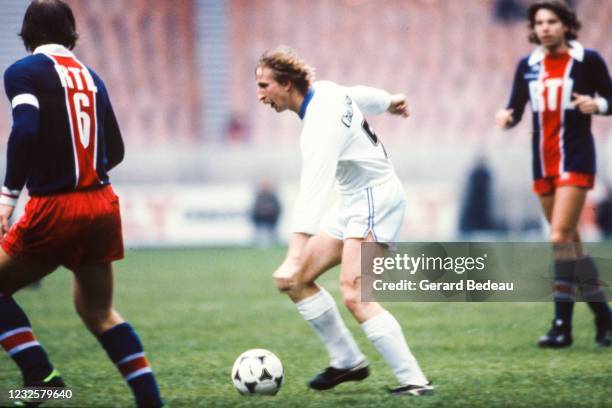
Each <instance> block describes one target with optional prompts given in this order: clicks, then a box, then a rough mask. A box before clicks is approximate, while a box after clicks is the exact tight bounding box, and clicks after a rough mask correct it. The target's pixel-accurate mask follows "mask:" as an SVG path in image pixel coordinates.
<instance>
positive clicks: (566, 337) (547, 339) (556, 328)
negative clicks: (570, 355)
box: [538, 319, 572, 348]
mask: <svg viewBox="0 0 612 408" xmlns="http://www.w3.org/2000/svg"><path fill="white" fill-rule="evenodd" d="M571 345H572V328H571V326H569V325H565V324H563V322H562V321H561V320H560V319H555V320H553V321H552V327H551V328H550V330H549V331H548V333H546V334H545V335H544V336H542V337H540V340H538V346H540V347H542V348H563V347H569V346H571Z"/></svg>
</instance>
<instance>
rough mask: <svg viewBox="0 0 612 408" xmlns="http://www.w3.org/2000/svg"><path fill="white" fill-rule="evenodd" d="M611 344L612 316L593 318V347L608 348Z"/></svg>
mask: <svg viewBox="0 0 612 408" xmlns="http://www.w3.org/2000/svg"><path fill="white" fill-rule="evenodd" d="M611 343H612V316H608V318H607V319H598V318H595V347H610V344H611Z"/></svg>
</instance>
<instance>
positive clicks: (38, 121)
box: [2, 44, 124, 201]
mask: <svg viewBox="0 0 612 408" xmlns="http://www.w3.org/2000/svg"><path fill="white" fill-rule="evenodd" d="M4 86H5V90H6V94H7V96H8V98H9V101H10V103H11V106H12V109H13V127H12V130H11V134H10V136H9V140H8V150H7V171H6V178H5V182H4V187H3V188H2V196H3V197H2V199H3V201H4V199H16V198H17V197H18V196H19V193H20V191H21V189H22V188H23V187H24V185H26V183H27V188H28V191H29V193H30V195H32V196H45V195H52V194H57V193H65V192H71V191H80V190H91V189H95V188H100V187H103V186H105V185H108V184H109V178H108V171H109V170H110V169H111V168H113V167H114V166H116V165H117V164H118V163H120V162H121V160H123V155H124V145H123V140H122V138H121V132H120V130H119V126H118V124H117V120H116V118H115V114H114V112H113V108H112V106H111V102H110V99H109V96H108V93H107V91H106V88H105V86H104V83H103V82H102V80H101V79H100V77H98V75H97V74H96V73H95V72H94V71H93V70H91V69H90V68H88V67H86V66H85V65H84V64H83V63H82V62H80V61H79V60H78V59H77V58H76V57H75V56H74V54H72V53H71V52H70V51H69V50H68V49H66V48H65V47H63V46H61V45H57V44H46V45H43V46H40V47H38V48H37V49H36V50H35V51H34V53H33V54H32V55H30V56H28V57H26V58H23V59H21V60H19V61H17V62H15V63H14V64H13V65H11V66H10V67H9V68H8V69H7V70H6V72H5V74H4Z"/></svg>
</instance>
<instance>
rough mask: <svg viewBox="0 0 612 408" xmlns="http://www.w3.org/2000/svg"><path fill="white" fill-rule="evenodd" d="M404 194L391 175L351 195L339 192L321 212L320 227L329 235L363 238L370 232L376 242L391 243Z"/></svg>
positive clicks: (401, 217)
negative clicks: (326, 208) (327, 208)
mask: <svg viewBox="0 0 612 408" xmlns="http://www.w3.org/2000/svg"><path fill="white" fill-rule="evenodd" d="M405 209H406V196H405V194H404V189H403V188H402V184H401V182H400V181H399V180H398V179H397V178H396V177H393V178H392V179H391V180H389V181H387V182H385V183H384V184H380V185H377V186H372V187H368V188H366V189H364V190H363V191H361V192H359V193H355V194H351V195H342V194H341V195H340V196H339V198H338V199H337V200H336V203H335V205H334V206H333V207H332V208H331V209H330V210H329V211H328V212H327V213H326V214H325V218H324V224H323V229H324V231H325V232H327V233H328V234H329V235H331V236H332V237H333V238H336V239H338V240H344V239H347V238H365V237H367V236H368V234H369V233H370V232H371V233H372V236H373V237H374V239H375V240H376V242H394V241H396V240H397V239H398V237H399V233H400V231H401V229H402V225H403V223H404V212H405Z"/></svg>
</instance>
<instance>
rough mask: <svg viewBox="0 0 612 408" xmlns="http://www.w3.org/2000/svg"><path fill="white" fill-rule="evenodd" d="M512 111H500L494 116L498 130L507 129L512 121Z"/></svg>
mask: <svg viewBox="0 0 612 408" xmlns="http://www.w3.org/2000/svg"><path fill="white" fill-rule="evenodd" d="M513 114H514V109H500V110H498V111H497V113H496V114H495V123H496V124H497V127H499V128H500V129H508V127H510V124H511V123H512V122H513V121H514V116H513Z"/></svg>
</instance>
